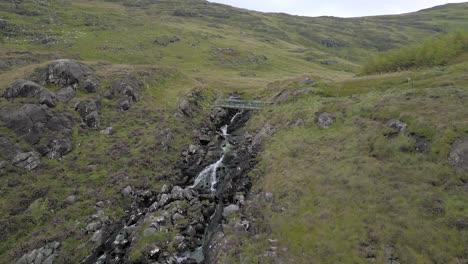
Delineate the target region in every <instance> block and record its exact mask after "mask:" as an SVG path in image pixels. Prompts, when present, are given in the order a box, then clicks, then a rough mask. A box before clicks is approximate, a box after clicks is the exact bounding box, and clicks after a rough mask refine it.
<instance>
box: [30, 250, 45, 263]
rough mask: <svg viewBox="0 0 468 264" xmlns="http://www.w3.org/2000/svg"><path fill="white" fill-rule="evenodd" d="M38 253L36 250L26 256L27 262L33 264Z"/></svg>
mask: <svg viewBox="0 0 468 264" xmlns="http://www.w3.org/2000/svg"><path fill="white" fill-rule="evenodd" d="M37 253H38V250H37V249H35V250H33V251H31V252H30V253H29V254H26V255H25V256H26V261H27V262H28V263H33V262H34V260H35V259H36V256H37ZM49 255H50V254H49Z"/></svg>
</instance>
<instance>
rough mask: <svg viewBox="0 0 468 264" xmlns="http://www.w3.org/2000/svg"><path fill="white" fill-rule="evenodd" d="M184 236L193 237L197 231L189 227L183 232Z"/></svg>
mask: <svg viewBox="0 0 468 264" xmlns="http://www.w3.org/2000/svg"><path fill="white" fill-rule="evenodd" d="M184 234H185V235H187V236H189V237H194V236H195V235H196V234H197V230H195V228H194V227H193V226H191V225H189V226H188V227H187V229H186V230H185V231H184Z"/></svg>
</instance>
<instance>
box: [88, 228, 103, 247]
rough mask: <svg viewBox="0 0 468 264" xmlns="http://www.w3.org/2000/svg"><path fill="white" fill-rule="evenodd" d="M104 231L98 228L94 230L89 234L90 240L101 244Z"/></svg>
mask: <svg viewBox="0 0 468 264" xmlns="http://www.w3.org/2000/svg"><path fill="white" fill-rule="evenodd" d="M103 235H104V232H103V231H102V230H98V231H96V232H94V234H93V235H92V236H91V238H90V240H91V241H92V242H94V243H96V244H97V245H100V244H102V242H103V240H104V239H103V238H104V236H103Z"/></svg>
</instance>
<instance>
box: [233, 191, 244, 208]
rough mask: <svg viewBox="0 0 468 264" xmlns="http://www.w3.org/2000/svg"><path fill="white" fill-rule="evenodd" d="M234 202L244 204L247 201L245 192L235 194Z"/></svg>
mask: <svg viewBox="0 0 468 264" xmlns="http://www.w3.org/2000/svg"><path fill="white" fill-rule="evenodd" d="M234 202H236V203H237V204H238V205H244V203H245V196H244V194H243V193H236V194H235V195H234Z"/></svg>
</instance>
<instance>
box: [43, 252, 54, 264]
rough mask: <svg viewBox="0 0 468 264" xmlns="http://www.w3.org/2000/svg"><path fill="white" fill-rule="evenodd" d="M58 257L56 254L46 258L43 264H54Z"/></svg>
mask: <svg viewBox="0 0 468 264" xmlns="http://www.w3.org/2000/svg"><path fill="white" fill-rule="evenodd" d="M56 257H57V255H56V254H52V255H50V256H49V257H48V258H46V259H45V260H44V261H43V262H42V264H54V261H55V258H56Z"/></svg>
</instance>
